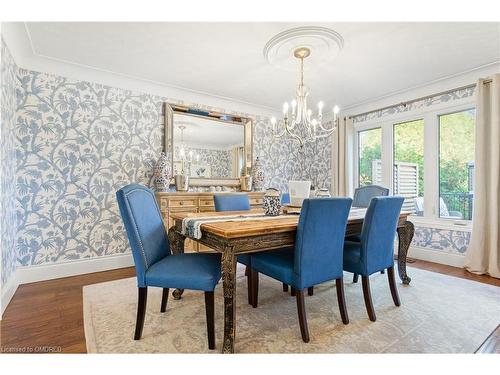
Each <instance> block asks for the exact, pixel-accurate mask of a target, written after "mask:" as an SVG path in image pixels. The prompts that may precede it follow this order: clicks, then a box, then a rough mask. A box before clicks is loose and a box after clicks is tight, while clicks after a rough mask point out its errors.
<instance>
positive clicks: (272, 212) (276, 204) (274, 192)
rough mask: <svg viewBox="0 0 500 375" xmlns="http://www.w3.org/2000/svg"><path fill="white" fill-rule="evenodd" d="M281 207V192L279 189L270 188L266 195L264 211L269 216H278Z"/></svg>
mask: <svg viewBox="0 0 500 375" xmlns="http://www.w3.org/2000/svg"><path fill="white" fill-rule="evenodd" d="M280 209H281V193H280V191H279V190H278V189H274V188H269V189H267V190H266V194H265V195H264V213H265V214H266V215H267V216H278V215H279V214H280Z"/></svg>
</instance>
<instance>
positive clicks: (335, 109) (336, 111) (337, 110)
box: [333, 105, 340, 115]
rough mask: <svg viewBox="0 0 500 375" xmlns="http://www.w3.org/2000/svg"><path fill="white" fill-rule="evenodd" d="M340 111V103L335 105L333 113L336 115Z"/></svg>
mask: <svg viewBox="0 0 500 375" xmlns="http://www.w3.org/2000/svg"><path fill="white" fill-rule="evenodd" d="M339 112H340V108H339V106H338V105H336V106H335V107H333V113H335V114H336V115H338V114H339Z"/></svg>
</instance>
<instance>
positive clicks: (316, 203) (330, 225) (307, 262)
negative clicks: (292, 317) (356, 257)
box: [294, 198, 352, 288]
mask: <svg viewBox="0 0 500 375" xmlns="http://www.w3.org/2000/svg"><path fill="white" fill-rule="evenodd" d="M351 204H352V199H351V198H322V199H305V200H304V202H303V204H302V210H301V211H300V218H299V225H298V227H297V236H296V241H295V259H294V272H295V275H296V277H297V278H298V280H297V283H298V284H299V285H297V286H298V287H304V288H305V287H308V286H312V285H314V284H318V283H321V282H324V281H327V280H332V279H337V278H339V277H342V268H343V259H344V257H343V254H344V237H345V230H346V225H347V219H348V217H349V210H350V208H351Z"/></svg>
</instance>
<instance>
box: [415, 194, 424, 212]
mask: <svg viewBox="0 0 500 375" xmlns="http://www.w3.org/2000/svg"><path fill="white" fill-rule="evenodd" d="M413 204H414V205H415V211H417V212H424V197H415V198H413Z"/></svg>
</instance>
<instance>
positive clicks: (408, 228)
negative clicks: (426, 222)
mask: <svg viewBox="0 0 500 375" xmlns="http://www.w3.org/2000/svg"><path fill="white" fill-rule="evenodd" d="M414 232H415V227H414V226H413V223H412V222H411V221H407V222H405V224H404V226H403V227H398V238H399V245H398V273H399V278H400V279H401V281H402V282H403V284H410V281H411V278H410V277H409V276H408V275H407V274H406V256H407V255H408V248H409V247H410V244H411V240H412V239H413V233H414Z"/></svg>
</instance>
